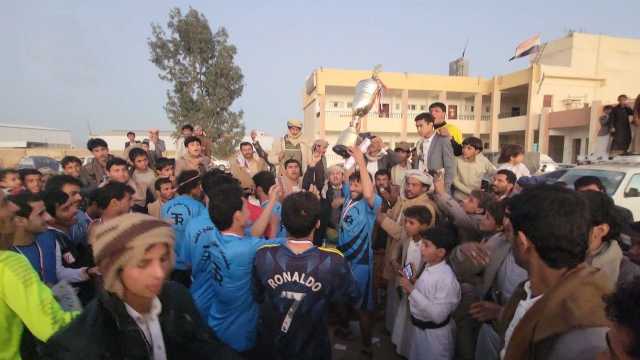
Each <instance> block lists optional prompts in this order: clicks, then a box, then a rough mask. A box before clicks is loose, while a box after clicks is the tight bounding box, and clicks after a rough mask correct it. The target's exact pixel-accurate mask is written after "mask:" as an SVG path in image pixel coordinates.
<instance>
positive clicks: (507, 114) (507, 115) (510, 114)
mask: <svg viewBox="0 0 640 360" xmlns="http://www.w3.org/2000/svg"><path fill="white" fill-rule="evenodd" d="M525 115H527V113H519V112H505V113H499V114H498V119H506V118H510V117H518V116H525Z"/></svg>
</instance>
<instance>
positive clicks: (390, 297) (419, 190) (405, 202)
mask: <svg viewBox="0 0 640 360" xmlns="http://www.w3.org/2000/svg"><path fill="white" fill-rule="evenodd" d="M432 185H433V178H432V177H431V176H430V175H427V174H423V173H422V172H421V171H419V170H409V171H407V172H406V174H405V180H404V189H403V191H402V196H401V197H400V198H399V199H398V201H397V202H396V204H395V205H394V206H393V208H392V209H391V210H390V211H388V212H387V213H386V214H383V213H381V214H379V215H378V218H377V223H378V224H380V227H382V229H383V230H384V231H386V232H387V234H388V235H389V237H388V239H387V244H386V247H385V257H384V273H383V277H384V279H385V280H387V305H386V314H385V325H386V327H387V330H389V331H392V330H393V323H394V321H395V318H396V310H397V307H398V306H397V305H398V296H397V293H396V291H395V289H394V288H393V285H392V283H393V282H392V281H390V280H393V279H394V278H395V276H396V273H395V272H394V270H393V267H392V266H391V258H390V256H391V248H392V247H393V246H396V243H397V242H398V241H399V239H400V236H401V234H402V223H403V222H404V218H403V216H402V214H403V213H404V210H405V209H407V208H409V207H411V206H424V207H426V208H427V209H428V210H429V212H430V213H431V223H430V224H429V227H431V226H433V225H434V224H435V220H436V215H437V213H436V205H435V204H434V202H433V201H432V200H431V199H430V198H429V195H427V191H429V188H430V187H431V186H432Z"/></svg>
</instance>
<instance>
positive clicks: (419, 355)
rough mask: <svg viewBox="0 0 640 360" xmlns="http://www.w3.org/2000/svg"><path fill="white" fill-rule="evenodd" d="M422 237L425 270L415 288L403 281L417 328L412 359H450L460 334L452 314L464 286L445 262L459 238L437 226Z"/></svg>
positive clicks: (411, 354) (412, 346)
mask: <svg viewBox="0 0 640 360" xmlns="http://www.w3.org/2000/svg"><path fill="white" fill-rule="evenodd" d="M422 238H423V240H422V244H421V248H420V252H421V254H422V259H423V260H424V262H425V269H424V270H423V271H422V274H420V277H419V278H418V280H417V281H416V283H415V285H414V284H412V283H411V280H409V279H408V278H407V277H405V276H403V278H402V279H401V285H402V288H403V290H404V291H405V293H407V294H408V295H409V310H410V312H411V322H412V323H413V325H414V327H413V330H414V331H413V335H412V345H411V352H410V355H409V360H414V359H415V360H418V359H443V360H444V359H446V360H450V359H453V356H454V348H455V331H456V326H455V323H454V322H453V319H451V314H452V313H453V311H454V310H455V309H456V307H457V306H458V303H460V284H458V280H457V279H456V276H455V274H454V273H453V270H451V268H450V267H449V265H448V264H447V263H446V261H445V259H446V258H447V255H448V254H449V252H450V251H451V249H453V247H454V246H455V243H456V235H455V233H453V231H451V230H449V229H448V228H442V227H436V228H431V229H428V230H427V231H425V232H424V233H423V234H422Z"/></svg>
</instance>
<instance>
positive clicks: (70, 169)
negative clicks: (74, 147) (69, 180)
mask: <svg viewBox="0 0 640 360" xmlns="http://www.w3.org/2000/svg"><path fill="white" fill-rule="evenodd" d="M60 165H61V166H62V172H63V173H64V174H65V175H69V176H73V177H74V178H76V179H79V178H80V170H81V169H82V161H80V159H79V158H77V157H75V156H71V155H68V156H65V157H63V158H62V160H60Z"/></svg>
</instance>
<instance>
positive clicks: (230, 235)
mask: <svg viewBox="0 0 640 360" xmlns="http://www.w3.org/2000/svg"><path fill="white" fill-rule="evenodd" d="M278 192H279V189H278V187H277V186H274V187H272V188H271V189H269V205H267V207H266V208H265V209H264V211H263V212H262V214H261V215H260V217H259V218H258V219H257V220H256V222H255V223H254V224H253V227H252V228H251V235H250V236H247V235H245V227H246V223H247V220H248V218H249V210H248V209H247V200H246V199H245V197H244V192H243V190H242V188H241V187H240V186H238V185H237V184H229V185H222V186H220V187H219V188H218V189H215V190H213V193H211V194H209V197H210V198H209V203H210V206H209V216H210V217H211V221H212V222H213V224H214V225H215V227H216V228H217V229H218V231H214V232H211V233H210V235H211V236H210V237H207V238H206V239H204V238H201V239H199V240H197V242H195V247H196V249H195V251H193V253H194V257H193V258H192V262H193V264H194V267H195V266H199V267H207V268H208V270H209V276H208V277H209V283H210V286H211V290H212V292H213V296H212V300H213V302H212V304H211V307H210V311H209V314H208V315H209V316H208V320H207V322H208V323H209V326H211V328H212V329H213V330H214V332H215V333H216V334H217V335H218V337H220V339H221V340H222V341H223V342H225V343H226V344H228V345H229V346H231V347H232V348H233V349H234V350H236V351H238V352H241V353H243V352H244V353H248V352H251V350H252V349H253V348H254V346H255V344H256V334H257V331H256V327H257V324H258V305H257V304H256V302H255V300H254V297H253V293H252V281H251V272H252V268H253V260H254V258H255V255H256V251H257V250H258V248H259V247H260V246H262V245H265V244H269V243H273V241H271V242H270V241H267V240H264V239H260V238H258V237H257V236H260V235H261V234H263V233H264V230H265V228H266V227H267V225H268V224H269V220H270V218H271V216H272V213H273V206H274V204H275V201H276V198H277V196H278V195H279V194H278ZM196 263H198V265H195V264H196ZM247 355H249V354H247Z"/></svg>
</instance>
